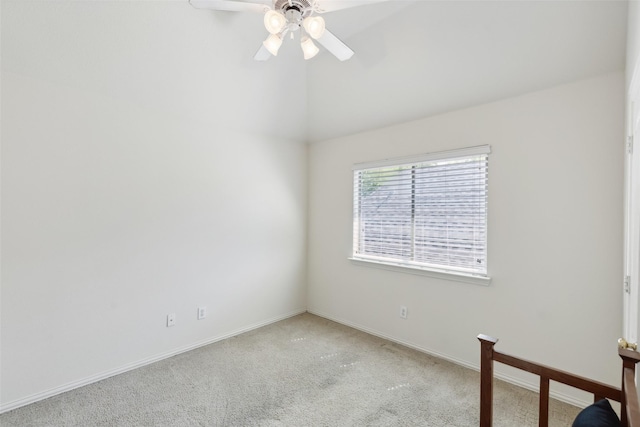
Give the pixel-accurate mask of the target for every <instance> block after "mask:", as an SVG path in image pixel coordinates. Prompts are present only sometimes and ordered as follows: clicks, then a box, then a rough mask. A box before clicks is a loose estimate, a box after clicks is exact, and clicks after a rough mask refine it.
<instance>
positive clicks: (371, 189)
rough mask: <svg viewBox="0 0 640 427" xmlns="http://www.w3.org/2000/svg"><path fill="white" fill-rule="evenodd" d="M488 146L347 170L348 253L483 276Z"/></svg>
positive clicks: (404, 264)
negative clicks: (350, 202)
mask: <svg viewBox="0 0 640 427" xmlns="http://www.w3.org/2000/svg"><path fill="white" fill-rule="evenodd" d="M489 153H490V147H489V146H481V147H473V148H468V149H464V150H455V151H449V152H442V153H434V154H431V155H426V156H420V157H415V158H411V159H399V160H390V161H384V162H376V163H368V164H361V165H356V166H355V167H354V173H353V181H354V201H353V257H354V258H355V259H360V260H368V261H374V262H383V263H391V264H394V265H401V266H406V267H413V268H421V269H433V270H437V271H444V272H452V273H466V274H473V275H480V276H486V274H487V179H488V176H487V173H488V155H489Z"/></svg>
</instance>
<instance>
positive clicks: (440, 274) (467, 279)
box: [349, 258, 491, 286]
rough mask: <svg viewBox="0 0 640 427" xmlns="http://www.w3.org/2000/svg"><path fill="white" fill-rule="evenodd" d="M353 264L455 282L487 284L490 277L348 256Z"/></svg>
mask: <svg viewBox="0 0 640 427" xmlns="http://www.w3.org/2000/svg"><path fill="white" fill-rule="evenodd" d="M349 261H351V263H352V264H354V265H359V266H362V267H373V268H380V269H382V270H389V271H396V272H399V273H408V274H416V275H419V276H428V277H435V278H437V279H444V280H452V281H455V282H463V283H471V284H474V285H483V286H489V284H491V278H490V277H485V276H474V275H472V274H464V273H453V272H448V271H439V270H431V269H426V268H419V267H409V266H404V265H400V264H392V263H387V262H381V261H372V260H366V259H361V258H349Z"/></svg>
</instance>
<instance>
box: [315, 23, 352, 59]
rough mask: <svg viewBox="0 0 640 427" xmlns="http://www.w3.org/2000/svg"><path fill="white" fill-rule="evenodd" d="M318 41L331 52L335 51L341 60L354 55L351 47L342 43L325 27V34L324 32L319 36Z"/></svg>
mask: <svg viewBox="0 0 640 427" xmlns="http://www.w3.org/2000/svg"><path fill="white" fill-rule="evenodd" d="M317 41H318V43H320V44H321V45H322V46H324V47H325V48H326V49H327V50H328V51H329V52H331V53H333V55H334V56H335V57H336V58H338V59H339V60H340V61H346V60H347V59H349V58H351V57H352V56H353V51H352V50H351V48H350V47H349V46H347V45H346V44H344V43H342V41H341V40H340V39H339V38H337V37H336V36H334V35H333V33H332V32H331V31H329V30H326V29H325V30H324V34H322V37H320V38H318V39H317Z"/></svg>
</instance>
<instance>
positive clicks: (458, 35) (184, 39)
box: [1, 0, 627, 142]
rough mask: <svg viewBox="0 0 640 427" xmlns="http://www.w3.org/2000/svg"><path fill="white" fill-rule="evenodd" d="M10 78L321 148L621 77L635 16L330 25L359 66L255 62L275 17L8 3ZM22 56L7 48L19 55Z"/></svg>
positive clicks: (432, 8) (518, 15) (370, 14)
mask: <svg viewBox="0 0 640 427" xmlns="http://www.w3.org/2000/svg"><path fill="white" fill-rule="evenodd" d="M1 4H2V71H3V73H5V72H10V73H14V74H16V75H21V76H26V77H30V78H35V79H39V80H46V81H48V82H51V83H52V84H54V85H57V86H64V87H72V88H74V89H75V90H79V91H81V92H82V93H84V94H87V95H91V94H101V95H104V96H108V97H111V98H114V97H116V98H118V99H120V100H121V102H126V103H129V104H130V103H135V104H137V105H139V106H140V108H143V109H149V108H151V109H153V110H157V111H158V113H159V114H164V115H167V116H169V117H175V118H176V119H180V120H181V119H182V118H187V119H188V120H197V121H200V122H206V123H210V124H211V127H212V129H214V130H215V129H218V128H220V127H221V126H224V127H226V128H232V129H238V130H239V131H241V132H252V133H256V134H269V135H274V136H281V137H285V138H288V139H294V140H297V141H301V142H306V141H321V140H325V139H329V138H334V137H338V136H341V135H347V134H351V133H355V132H360V131H363V130H368V129H372V128H378V127H382V126H388V125H392V124H395V123H401V122H406V121H409V120H413V119H417V118H421V117H426V116H430V115H435V114H440V113H443V112H447V111H451V110H455V109H460V108H465V107H468V106H472V105H478V104H481V103H486V102H490V101H493V100H497V99H502V98H505V97H511V96H515V95H518V94H521V93H526V92H530V91H535V90H540V89H543V88H546V87H551V86H555V85H559V84H563V83H567V82H571V81H575V80H579V79H584V78H588V77H591V76H595V75H599V74H604V73H608V72H615V71H621V70H623V69H624V63H625V40H626V25H627V2H625V1H615V0H605V1H582V0H576V1H555V0H550V1H485V0H472V1H455V0H446V1H445V0H443V1H401V0H390V1H387V2H382V3H378V4H372V5H367V6H362V7H356V8H351V9H345V10H341V11H336V12H332V13H327V14H326V15H325V19H326V22H327V27H328V28H329V29H331V31H332V32H333V33H334V34H336V35H337V36H338V37H340V38H341V39H342V40H343V41H345V42H346V43H347V44H348V45H349V46H350V47H351V48H352V49H353V50H354V51H355V52H356V53H355V55H354V57H353V58H351V59H350V60H349V61H346V62H339V61H337V60H336V59H335V58H334V57H333V56H332V55H330V54H328V53H327V52H321V53H320V54H319V55H318V56H317V57H316V58H314V59H312V60H310V61H304V59H303V58H302V53H301V51H300V47H299V44H298V43H295V42H292V41H290V40H285V43H284V44H283V46H282V48H281V50H280V53H279V55H278V56H277V57H276V58H271V59H270V60H269V61H267V62H256V61H253V60H252V59H251V58H252V57H253V54H254V53H255V51H256V50H257V49H258V47H259V46H260V43H261V42H262V40H263V39H264V38H265V36H266V31H265V29H264V27H263V25H262V16H260V15H259V14H250V13H247V14H245V13H235V12H220V11H211V10H199V9H195V8H193V7H191V6H190V5H189V3H188V0H172V1H124V2H111V1H110V2H78V1H70V0H58V1H55V2H52V1H48V0H30V1H29V2H24V1H22V0H2V3H1ZM7 40H8V41H9V42H6V41H7Z"/></svg>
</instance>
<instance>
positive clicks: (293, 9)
mask: <svg viewBox="0 0 640 427" xmlns="http://www.w3.org/2000/svg"><path fill="white" fill-rule="evenodd" d="M313 3H314V2H313V0H275V2H274V4H273V9H274V10H279V11H281V12H282V14H283V15H284V16H286V17H287V19H288V20H290V22H291V21H293V22H296V20H297V21H301V20H303V19H304V18H306V17H307V16H310V15H311V14H312V13H313ZM290 18H291V19H290Z"/></svg>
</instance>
